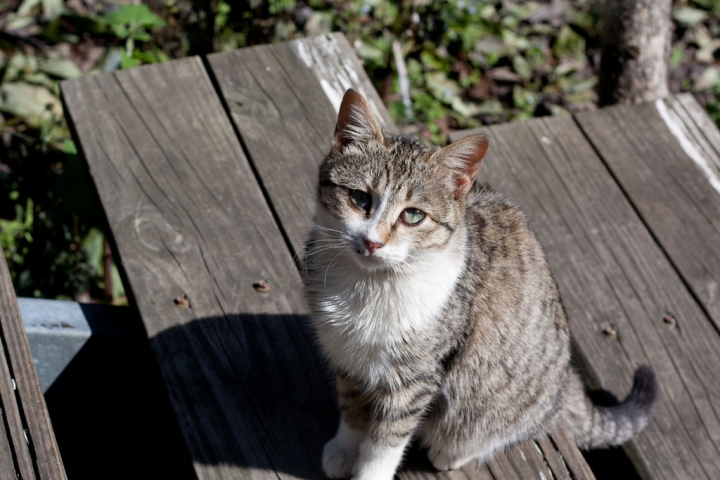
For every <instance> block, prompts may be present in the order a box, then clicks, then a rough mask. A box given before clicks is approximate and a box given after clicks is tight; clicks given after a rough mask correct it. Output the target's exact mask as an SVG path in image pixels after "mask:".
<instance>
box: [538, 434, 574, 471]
mask: <svg viewBox="0 0 720 480" xmlns="http://www.w3.org/2000/svg"><path fill="white" fill-rule="evenodd" d="M537 445H538V446H539V447H540V450H542V453H543V459H544V460H545V461H546V462H547V464H548V467H550V470H552V472H553V477H554V478H555V479H556V480H570V478H571V477H570V472H569V471H568V469H567V465H566V464H565V461H564V460H563V458H562V456H561V455H560V454H559V453H558V451H557V450H556V449H555V446H554V445H553V443H552V441H550V437H547V436H543V437H541V438H539V439H538V440H537Z"/></svg>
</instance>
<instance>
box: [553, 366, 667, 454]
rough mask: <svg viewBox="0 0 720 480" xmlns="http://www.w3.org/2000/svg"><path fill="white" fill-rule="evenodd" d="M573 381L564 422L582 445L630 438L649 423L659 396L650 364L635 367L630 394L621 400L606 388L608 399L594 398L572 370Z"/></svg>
mask: <svg viewBox="0 0 720 480" xmlns="http://www.w3.org/2000/svg"><path fill="white" fill-rule="evenodd" d="M569 376H570V377H572V378H569V379H568V380H569V381H570V382H571V383H572V385H569V388H568V389H567V390H566V397H565V399H566V402H565V408H564V411H563V414H564V415H563V417H564V420H565V423H566V425H567V427H568V429H569V430H570V433H572V435H573V437H574V438H575V443H577V445H578V447H580V448H582V449H589V448H599V447H607V446H610V445H619V444H621V443H624V442H626V441H628V440H630V439H631V438H632V437H634V436H635V435H636V434H637V433H639V432H640V431H641V430H642V429H643V428H645V427H646V426H647V424H648V423H649V422H650V419H651V418H652V415H653V411H654V409H655V405H656V403H657V400H658V385H657V380H656V379H655V372H654V371H653V370H652V369H651V368H650V367H648V366H642V367H640V368H638V369H637V370H636V371H635V378H634V380H633V387H632V391H631V392H630V394H629V395H628V396H627V398H625V400H623V401H622V402H620V403H618V402H617V401H616V400H615V401H613V400H614V398H613V397H612V395H611V394H609V393H608V392H604V393H605V395H606V397H611V398H612V400H610V401H608V400H607V399H606V400H605V401H597V402H596V401H593V399H592V398H591V397H590V396H589V395H588V394H587V393H586V392H585V389H584V386H583V385H582V381H581V380H580V377H579V376H578V375H577V374H576V373H575V372H572V374H571V375H569Z"/></svg>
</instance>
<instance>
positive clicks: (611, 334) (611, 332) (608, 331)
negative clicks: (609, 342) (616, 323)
mask: <svg viewBox="0 0 720 480" xmlns="http://www.w3.org/2000/svg"><path fill="white" fill-rule="evenodd" d="M603 335H605V336H606V337H608V338H617V330H615V328H613V327H605V329H604V330H603Z"/></svg>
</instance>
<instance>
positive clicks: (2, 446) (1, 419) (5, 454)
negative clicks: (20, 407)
mask: <svg viewBox="0 0 720 480" xmlns="http://www.w3.org/2000/svg"><path fill="white" fill-rule="evenodd" d="M4 353H5V352H4V349H3V354H4ZM4 403H5V402H2V401H1V399H0V480H16V479H17V476H18V473H17V470H15V462H14V461H13V451H12V445H11V444H10V439H9V436H10V432H9V429H8V428H7V422H6V421H5V412H4V411H3V407H2V405H4Z"/></svg>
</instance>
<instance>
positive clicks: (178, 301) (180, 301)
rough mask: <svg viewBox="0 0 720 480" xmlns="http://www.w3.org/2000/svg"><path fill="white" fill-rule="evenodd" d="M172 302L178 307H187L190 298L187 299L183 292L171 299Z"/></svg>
mask: <svg viewBox="0 0 720 480" xmlns="http://www.w3.org/2000/svg"><path fill="white" fill-rule="evenodd" d="M173 303H174V304H175V306H176V307H178V308H188V307H189V306H190V300H188V296H187V294H185V293H183V294H182V295H180V296H179V297H175V298H174V299H173Z"/></svg>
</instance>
